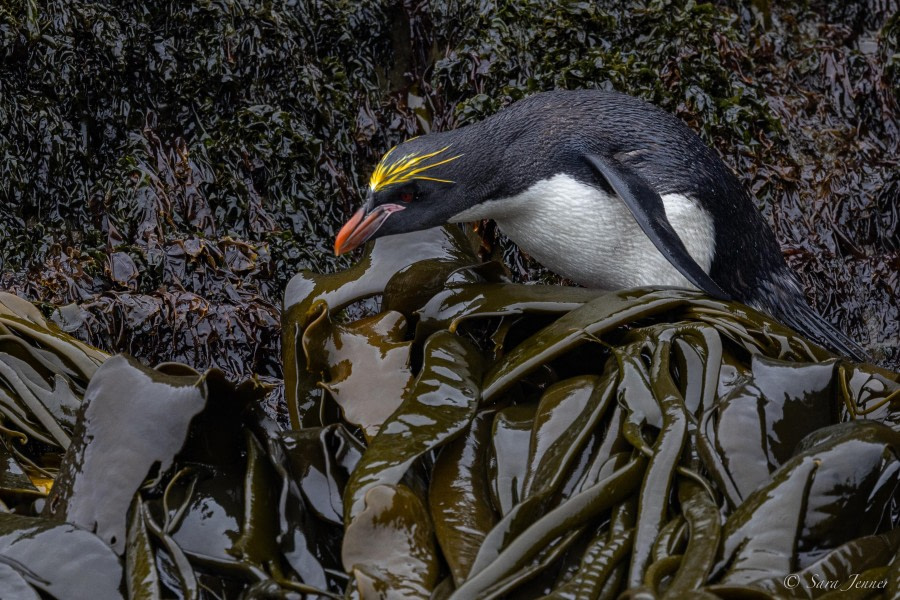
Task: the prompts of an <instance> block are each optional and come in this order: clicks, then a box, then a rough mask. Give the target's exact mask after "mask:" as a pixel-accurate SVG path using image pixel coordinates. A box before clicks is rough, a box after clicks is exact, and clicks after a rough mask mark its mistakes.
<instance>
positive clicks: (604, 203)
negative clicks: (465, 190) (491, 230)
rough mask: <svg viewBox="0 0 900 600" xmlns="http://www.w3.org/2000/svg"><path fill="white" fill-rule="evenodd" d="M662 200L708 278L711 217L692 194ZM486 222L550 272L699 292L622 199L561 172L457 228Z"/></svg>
mask: <svg viewBox="0 0 900 600" xmlns="http://www.w3.org/2000/svg"><path fill="white" fill-rule="evenodd" d="M662 200H663V204H664V205H665V209H666V216H667V217H668V219H669V222H670V223H671V224H672V227H673V228H674V229H675V232H676V233H678V236H679V237H680V238H681V240H682V242H684V245H685V247H686V248H687V251H688V253H689V254H690V255H691V256H692V257H693V258H694V260H695V261H697V264H698V265H700V268H702V269H703V270H704V271H706V272H707V273H708V272H709V268H710V265H711V264H712V258H713V254H714V252H715V237H714V236H715V231H714V229H713V223H712V217H711V216H710V215H709V214H708V213H707V212H706V211H704V210H703V209H702V208H700V206H698V204H697V203H696V202H694V201H693V200H692V199H691V198H689V197H687V196H683V195H681V194H668V195H665V196H663V197H662ZM481 219H494V220H495V221H496V222H497V226H498V227H500V230H501V231H503V233H505V234H506V235H507V236H509V238H510V239H512V240H513V241H514V242H515V243H516V244H518V246H519V247H520V248H521V249H522V250H524V251H525V252H527V253H528V254H530V255H531V256H533V257H534V258H535V259H537V260H538V261H539V262H540V263H541V264H543V265H544V266H545V267H548V268H549V269H552V270H553V271H555V272H557V273H559V274H560V275H562V276H564V277H566V278H568V279H571V280H573V281H575V282H576V283H579V284H581V285H584V286H587V287H592V288H604V289H621V288H627V287H635V286H642V285H672V286H680V287H690V288H693V286H692V285H691V284H690V283H689V282H688V280H687V279H685V277H684V276H683V275H682V274H681V273H679V272H678V270H677V269H676V268H675V267H673V266H672V265H671V264H670V263H669V261H668V260H667V259H666V258H665V257H664V256H663V255H662V254H660V252H659V250H657V249H656V246H654V245H653V242H651V241H650V239H649V238H648V237H647V236H646V235H645V234H644V232H643V231H642V230H641V228H640V227H639V226H638V224H637V222H636V221H635V220H634V217H633V216H632V214H631V211H630V210H628V207H627V206H625V203H624V202H622V200H621V199H620V198H619V197H618V196H615V195H610V194H607V193H605V192H603V191H602V190H600V189H597V188H594V187H591V186H589V185H585V184H583V183H580V182H578V181H576V180H575V179H573V178H572V177H569V176H568V175H565V174H562V173H561V174H558V175H555V176H553V177H552V178H550V179H544V180H541V181H538V182H537V183H535V184H534V185H533V186H531V187H530V188H528V189H527V190H525V191H524V192H522V193H521V194H519V195H517V196H514V197H511V198H503V199H500V200H491V201H488V202H484V203H482V204H479V205H478V206H474V207H472V208H470V209H468V210H465V211H463V212H461V213H459V214H458V215H456V216H454V217H453V218H452V219H451V222H453V223H461V222H466V221H477V220H481Z"/></svg>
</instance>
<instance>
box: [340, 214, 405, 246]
mask: <svg viewBox="0 0 900 600" xmlns="http://www.w3.org/2000/svg"><path fill="white" fill-rule="evenodd" d="M405 208H406V207H405V206H400V205H399V204H382V205H380V206H376V207H375V208H374V209H372V212H370V213H369V214H368V215H367V214H366V209H365V207H364V208H361V209H359V210H358V211H356V212H355V213H354V214H353V216H352V217H350V220H349V221H347V222H346V223H345V224H344V226H343V227H341V230H340V231H339V232H338V234H337V237H336V238H335V239H334V253H335V254H337V255H338V256H340V255H341V254H344V253H345V252H350V251H351V250H353V249H355V248H358V247H359V246H360V245H361V244H363V243H364V242H365V241H366V240H368V239H369V238H370V237H372V236H373V235H375V232H376V231H378V228H379V227H381V225H382V224H383V223H384V222H385V220H386V219H387V218H388V217H389V216H391V215H392V214H393V213H395V212H398V211H401V210H403V209H405Z"/></svg>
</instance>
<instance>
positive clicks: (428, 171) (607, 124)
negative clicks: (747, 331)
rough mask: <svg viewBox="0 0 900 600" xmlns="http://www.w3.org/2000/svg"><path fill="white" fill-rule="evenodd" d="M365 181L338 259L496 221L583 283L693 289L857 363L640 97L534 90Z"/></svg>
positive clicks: (854, 348)
mask: <svg viewBox="0 0 900 600" xmlns="http://www.w3.org/2000/svg"><path fill="white" fill-rule="evenodd" d="M369 187H370V189H369V194H368V197H367V199H366V202H365V204H364V206H363V208H361V209H360V210H359V211H358V212H357V213H356V214H355V215H354V216H353V217H352V218H351V219H350V221H349V222H348V223H347V224H346V225H345V226H344V228H343V229H342V230H341V232H340V233H339V234H338V238H337V241H336V243H335V251H336V252H338V253H342V252H346V251H348V250H351V249H353V248H355V247H356V246H358V245H359V244H361V243H363V242H364V241H366V240H367V239H371V238H374V237H379V236H384V235H391V234H398V233H403V232H409V231H416V230H420V229H425V228H429V227H435V226H437V225H442V224H444V223H448V222H451V223H452V222H464V221H475V220H480V219H494V220H495V221H496V223H497V225H498V227H499V228H500V230H501V231H503V232H504V233H505V234H506V235H507V236H508V237H509V238H511V239H512V240H513V241H514V242H516V244H518V245H519V246H520V247H521V248H522V249H523V250H525V251H526V252H527V253H528V254H530V255H531V256H533V257H534V258H536V259H537V260H538V261H540V262H541V263H542V264H543V265H545V266H546V267H548V268H550V269H552V270H554V271H556V272H557V273H559V274H560V275H563V276H564V277H566V278H568V279H571V280H573V281H575V282H577V283H579V284H581V285H584V286H587V287H594V288H604V289H618V288H624V287H633V286H643V285H674V286H686V287H695V288H698V289H700V290H702V291H704V292H706V293H708V294H710V295H711V296H715V297H718V298H722V299H734V300H738V301H740V302H743V303H745V304H748V305H750V306H753V307H755V308H758V309H761V310H763V311H765V312H767V313H769V314H771V315H773V316H774V317H776V318H778V319H779V320H781V321H784V322H785V323H787V324H788V325H790V326H792V327H793V328H795V329H797V330H798V331H800V332H802V333H804V334H806V335H807V336H809V337H811V338H813V339H815V340H816V341H819V342H820V343H823V344H824V345H826V346H828V347H830V348H832V349H833V350H835V351H837V352H839V353H841V354H844V355H846V356H850V357H853V358H855V359H857V360H863V359H864V358H865V352H864V351H863V350H862V349H861V348H860V347H859V345H857V344H856V343H855V342H853V341H852V340H851V339H849V338H848V337H847V336H846V335H844V334H843V333H841V332H840V331H838V330H837V329H836V328H834V327H833V326H831V325H830V324H828V323H827V322H826V321H824V320H823V319H822V318H821V317H820V316H819V315H817V314H816V313H815V312H814V311H813V310H812V309H810V307H809V306H808V305H807V303H806V300H805V299H804V297H803V294H802V291H801V288H800V285H799V284H798V282H797V279H796V277H795V276H794V274H793V273H792V272H791V271H790V269H789V268H788V267H787V265H786V264H785V263H784V260H783V258H782V256H781V253H780V251H779V248H778V245H777V243H776V240H775V237H774V235H773V234H772V232H771V230H770V229H769V227H768V226H767V225H766V223H765V221H764V220H763V218H762V217H761V216H760V214H759V213H758V212H757V211H756V209H755V208H754V206H753V203H752V201H751V199H750V197H749V196H748V194H747V192H745V191H744V189H743V188H742V187H741V185H740V183H739V182H738V180H737V179H736V178H735V176H734V175H733V174H732V172H731V171H730V170H729V169H728V167H727V166H726V165H725V164H724V163H723V162H722V160H721V159H720V158H719V157H718V156H717V155H716V154H715V152H713V151H712V150H711V149H710V148H708V147H707V146H706V145H705V144H704V143H703V142H702V141H701V140H700V138H699V137H697V135H696V134H694V132H692V131H691V130H690V129H689V128H688V127H686V126H685V125H684V124H683V123H682V122H681V121H679V120H678V119H677V118H675V117H673V116H672V115H669V114H668V113H666V112H664V111H662V110H660V109H659V108H656V107H654V106H652V105H650V104H648V103H646V102H644V101H642V100H639V99H637V98H633V97H631V96H626V95H623V94H618V93H613V92H604V91H595V90H581V91H555V92H545V93H541V94H536V95H534V96H531V97H529V98H526V99H524V100H521V101H519V102H516V103H515V104H513V105H511V106H509V107H508V108H506V109H505V110H503V111H501V112H500V113H498V114H496V115H494V116H492V117H489V118H488V119H485V120H484V121H482V122H480V123H477V124H474V125H470V126H467V127H462V128H460V129H456V130H453V131H447V132H442V133H432V134H429V135H425V136H422V137H418V138H413V139H411V140H409V141H407V142H404V143H403V144H401V145H400V146H398V147H397V148H395V149H393V150H392V151H391V152H389V153H388V154H387V155H385V157H384V158H383V159H382V161H381V163H380V164H379V165H378V167H377V168H376V170H375V173H374V174H373V176H372V180H371V182H370V186H369Z"/></svg>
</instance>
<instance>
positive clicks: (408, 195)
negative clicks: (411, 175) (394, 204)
mask: <svg viewBox="0 0 900 600" xmlns="http://www.w3.org/2000/svg"><path fill="white" fill-rule="evenodd" d="M400 200H402V201H403V202H406V203H407V204H408V203H410V202H412V201H413V194H412V192H403V193H401V194H400Z"/></svg>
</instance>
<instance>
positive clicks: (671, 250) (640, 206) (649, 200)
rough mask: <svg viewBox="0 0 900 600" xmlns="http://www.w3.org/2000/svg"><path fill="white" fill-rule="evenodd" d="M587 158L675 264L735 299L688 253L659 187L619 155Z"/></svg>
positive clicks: (710, 289)
mask: <svg viewBox="0 0 900 600" xmlns="http://www.w3.org/2000/svg"><path fill="white" fill-rule="evenodd" d="M585 159H586V160H587V162H588V164H590V165H591V167H593V169H594V171H595V172H596V173H597V174H598V175H599V176H600V177H602V178H603V179H604V180H606V182H608V183H609V185H610V187H612V189H613V190H614V191H615V192H616V194H618V195H619V197H620V198H621V199H622V200H623V201H624V202H625V206H627V207H628V209H629V210H630V211H631V214H632V215H634V219H635V221H637V224H638V225H639V226H640V228H641V229H642V230H643V231H644V233H645V234H646V235H647V237H648V238H650V241H651V242H653V245H654V246H656V248H657V249H658V250H659V251H660V252H661V253H662V255H663V256H664V257H666V259H667V260H668V261H669V262H670V263H671V264H672V266H673V267H675V268H676V269H678V271H679V272H680V273H681V274H682V275H684V276H685V277H686V278H687V280H688V281H690V282H691V283H692V284H694V285H695V286H696V287H697V289H699V290H702V291H703V292H705V293H706V294H709V295H710V296H712V297H714V298H718V299H719V300H731V296H729V295H728V294H727V293H726V292H725V291H724V290H723V289H722V288H721V287H719V284H717V283H716V282H715V281H713V280H712V278H711V277H710V276H709V275H708V274H707V273H706V272H705V271H704V270H703V269H702V268H700V265H698V264H697V261H695V260H694V258H693V257H692V256H691V255H690V254H689V253H688V251H687V248H685V247H684V242H682V241H681V238H680V237H678V233H676V231H675V230H674V229H673V228H672V224H671V223H670V222H669V219H668V217H667V216H666V208H665V205H664V204H663V200H662V198H661V197H660V195H659V194H658V193H657V192H656V190H654V189H653V188H652V187H650V185H649V184H648V183H647V182H646V181H644V179H643V178H642V177H641V176H640V175H638V174H637V173H635V172H634V171H632V170H631V169H629V168H628V167H626V166H625V165H623V164H622V163H620V162H619V161H617V160H615V159H609V158H605V157H601V156H598V155H596V154H586V155H585Z"/></svg>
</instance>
